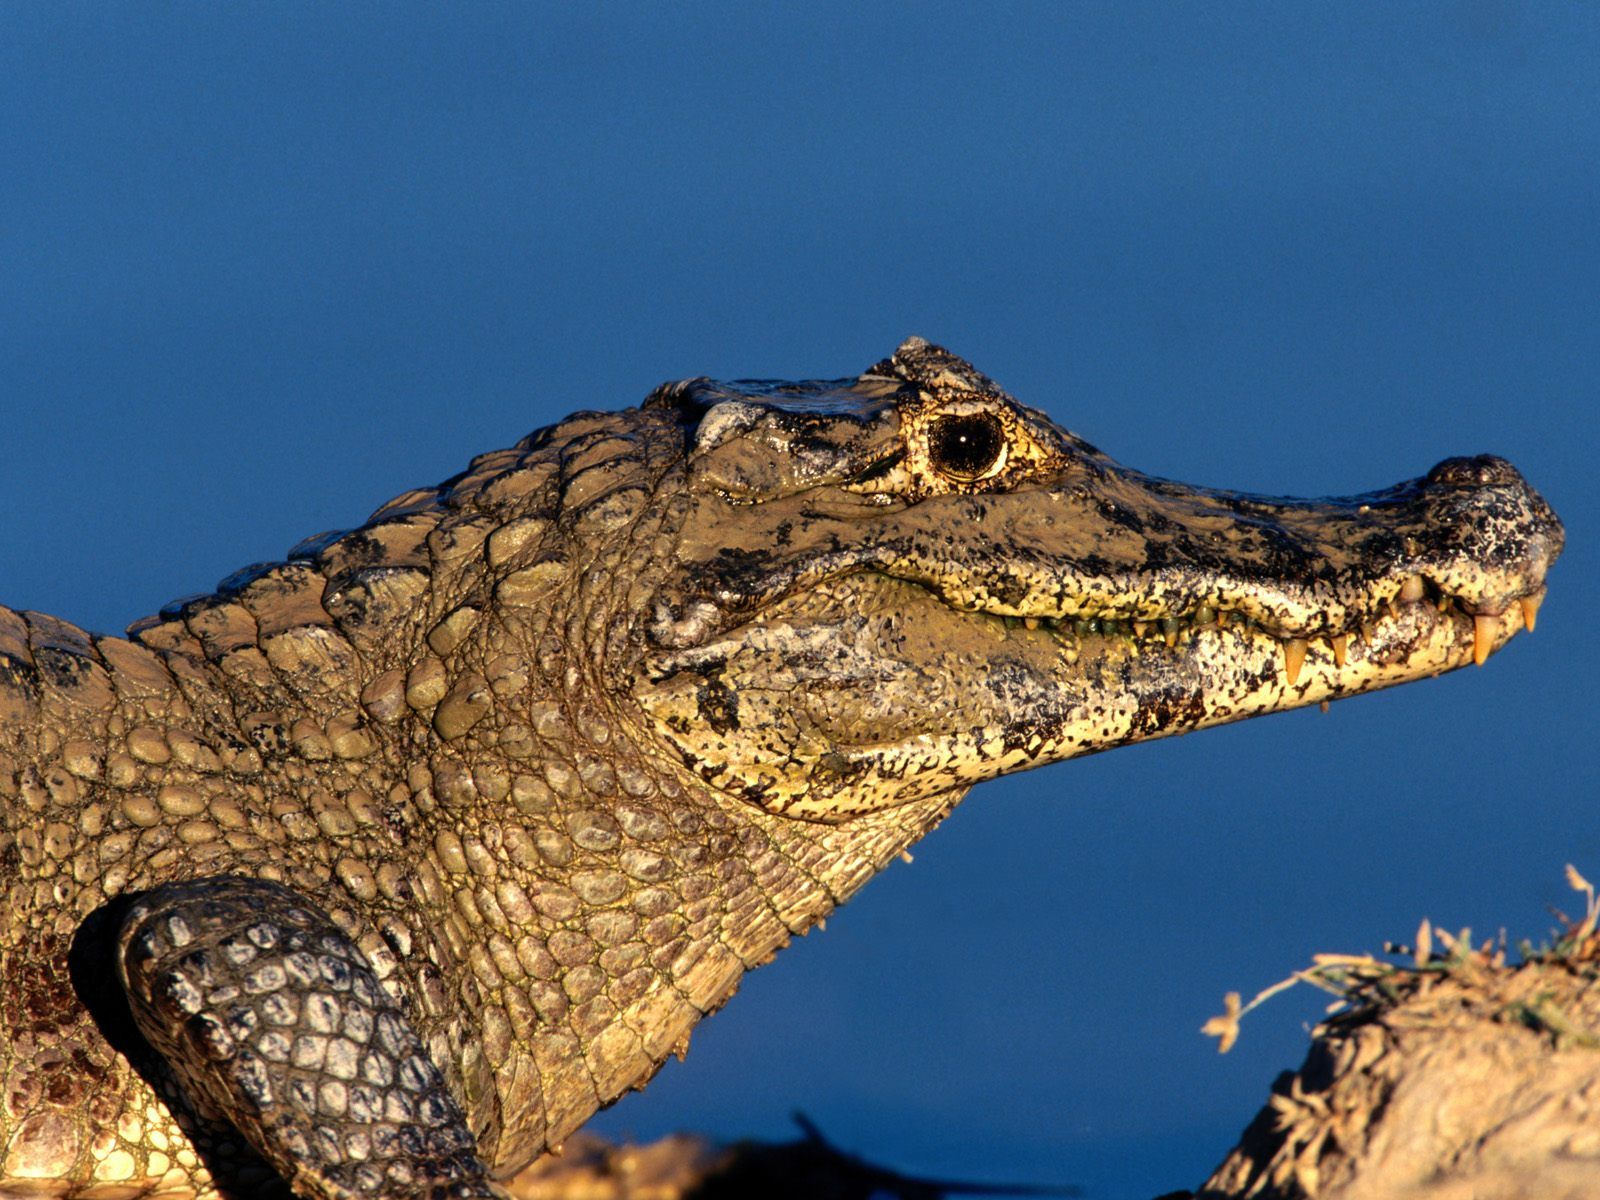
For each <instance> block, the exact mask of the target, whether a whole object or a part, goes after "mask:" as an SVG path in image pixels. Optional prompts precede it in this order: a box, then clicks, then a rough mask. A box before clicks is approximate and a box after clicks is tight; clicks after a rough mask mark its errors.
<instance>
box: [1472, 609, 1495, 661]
mask: <svg viewBox="0 0 1600 1200" xmlns="http://www.w3.org/2000/svg"><path fill="white" fill-rule="evenodd" d="M1499 632H1500V618H1499V617H1491V616H1490V615H1489V614H1488V613H1479V614H1478V615H1477V616H1475V617H1473V618H1472V661H1473V662H1475V663H1477V664H1478V665H1479V666H1480V667H1481V666H1483V664H1484V661H1485V660H1486V659H1488V657H1489V651H1490V650H1492V649H1494V639H1495V636H1496V635H1497V634H1499Z"/></svg>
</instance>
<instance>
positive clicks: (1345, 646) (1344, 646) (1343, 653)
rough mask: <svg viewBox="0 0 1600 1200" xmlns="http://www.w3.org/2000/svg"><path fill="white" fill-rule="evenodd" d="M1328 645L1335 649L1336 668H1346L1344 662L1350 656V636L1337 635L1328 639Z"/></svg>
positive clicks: (1344, 634) (1334, 660) (1346, 634)
mask: <svg viewBox="0 0 1600 1200" xmlns="http://www.w3.org/2000/svg"><path fill="white" fill-rule="evenodd" d="M1328 644H1329V645H1331V646H1332V647H1333V662H1334V665H1335V666H1339V667H1342V666H1344V660H1345V659H1346V658H1347V657H1348V656H1349V654H1350V635H1349V634H1348V633H1336V634H1334V635H1333V636H1332V637H1330V638H1329V639H1328Z"/></svg>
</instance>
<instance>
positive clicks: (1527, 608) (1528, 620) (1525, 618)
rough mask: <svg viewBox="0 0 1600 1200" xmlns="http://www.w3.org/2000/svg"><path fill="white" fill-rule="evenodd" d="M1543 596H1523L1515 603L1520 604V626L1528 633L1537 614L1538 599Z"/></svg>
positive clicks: (1541, 598)
mask: <svg viewBox="0 0 1600 1200" xmlns="http://www.w3.org/2000/svg"><path fill="white" fill-rule="evenodd" d="M1543 599H1544V597H1543V596H1524V597H1523V598H1522V599H1521V600H1518V601H1517V603H1518V604H1520V605H1521V606H1522V627H1523V628H1524V629H1526V630H1527V631H1528V632H1529V633H1532V632H1533V623H1534V620H1535V619H1536V618H1537V617H1538V616H1539V601H1541V600H1543Z"/></svg>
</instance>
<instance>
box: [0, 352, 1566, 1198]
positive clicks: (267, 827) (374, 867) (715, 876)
mask: <svg viewBox="0 0 1600 1200" xmlns="http://www.w3.org/2000/svg"><path fill="white" fill-rule="evenodd" d="M1561 538H1562V534H1561V527H1560V524H1559V522H1557V520H1556V518H1555V516H1554V514H1553V513H1552V512H1551V511H1550V509H1549V508H1548V507H1547V506H1546V505H1545V504H1544V502H1543V501H1542V500H1541V499H1540V498H1539V497H1538V496H1537V495H1536V494H1535V493H1534V492H1533V491H1532V490H1531V489H1529V488H1528V486H1527V485H1526V484H1525V483H1523V481H1522V480H1521V477H1520V476H1518V475H1517V474H1516V472H1515V471H1514V470H1512V468H1511V467H1510V466H1509V465H1508V464H1505V463H1503V462H1501V461H1500V460H1498V459H1489V458H1480V459H1453V460H1449V461H1448V462H1446V463H1442V464H1440V465H1439V466H1438V467H1436V468H1435V469H1434V470H1433V472H1431V473H1430V474H1429V476H1428V477H1427V478H1426V479H1424V480H1417V481H1413V482H1412V483H1409V484H1403V485H1400V486H1399V487H1397V488H1394V489H1391V490H1390V491H1388V492H1384V493H1374V494H1372V495H1369V496H1364V497H1354V498H1351V499H1348V500H1336V501H1320V502H1302V501H1280V500H1269V499H1264V498H1261V497H1248V496H1240V495H1235V494H1231V493H1219V492H1209V491H1204V490H1199V489H1192V488H1187V487H1184V486H1182V485H1178V484H1173V483H1168V482H1165V481H1161V480H1154V479H1150V478H1148V477H1145V476H1141V475H1139V474H1137V473H1135V472H1131V471H1127V470H1126V469H1124V468H1121V467H1119V466H1117V465H1116V464H1114V463H1112V462H1111V460H1109V459H1107V458H1106V457H1105V456H1104V455H1102V454H1100V453H1099V452H1098V451H1096V450H1094V449H1093V448H1092V447H1089V446H1087V445H1086V444H1084V443H1083V442H1081V441H1079V440H1078V439H1076V438H1074V437H1073V436H1072V435H1071V434H1068V433H1066V432H1065V431H1063V430H1061V429H1059V428H1058V427H1057V426H1055V425H1053V424H1052V423H1051V422H1050V421H1049V420H1048V419H1047V418H1045V417H1044V416H1043V415H1042V414H1040V413H1038V412H1035V411H1033V410H1030V409H1026V408H1023V407H1022V406H1020V405H1018V404H1016V402H1015V401H1013V400H1012V399H1011V398H1010V397H1008V396H1006V395H1005V393H1003V392H1001V391H1000V390H999V389H998V388H997V387H996V386H995V385H994V384H993V383H992V382H991V381H989V380H987V379H986V378H984V377H983V376H982V375H980V374H978V373H977V372H976V371H974V370H973V369H972V368H971V367H970V366H969V365H967V364H966V363H964V362H962V361H961V360H959V359H956V358H954V357H953V356H951V355H948V354H947V353H946V352H944V351H941V350H939V349H938V348H937V347H931V346H928V345H927V344H926V343H922V342H920V341H917V340H915V339H913V340H912V341H911V342H908V343H906V344H905V345H904V346H902V347H901V348H900V350H899V351H898V352H897V353H896V355H895V357H894V358H893V359H891V360H889V361H887V362H885V363H882V364H879V365H878V366H877V367H875V368H873V370H872V371H870V372H869V373H868V374H867V375H865V376H863V377H862V378H861V379H859V380H841V381H835V382H833V383H827V384H804V385H799V384H797V385H753V384H729V385H718V384H713V383H710V382H708V381H704V380H698V381H690V382H689V383H686V384H678V385H672V386H670V387H666V388H663V389H661V390H659V391H658V392H657V393H656V394H655V395H654V396H652V397H651V399H650V400H649V401H648V402H647V403H646V404H645V406H644V407H642V408H640V409H633V410H628V411H625V412H620V413H614V414H597V413H589V414H580V415H578V416H574V417H571V418H569V419H568V420H566V421H564V422H562V423H561V424H559V425H557V426H554V427H552V428H550V429H546V430H543V431H540V432H539V433H536V434H534V435H532V436H530V437H529V438H527V439H525V440H524V441H523V442H521V443H519V444H518V445H517V446H516V447H515V448H513V449H511V450H506V451H501V452H497V453H493V454H488V455H485V456H483V457H481V458H479V459H476V460H475V461H474V462H473V463H472V465H471V466H470V468H469V469H468V471H467V472H466V473H464V474H463V475H461V476H458V477H457V478H455V479H453V480H450V481H448V482H447V483H446V484H443V485H441V486H440V487H439V488H432V489H426V490H423V491H419V492H412V493H407V494H406V495H404V496H401V497H398V498H397V499H396V500H395V501H392V502H391V503H390V504H388V505H385V506H384V507H383V508H382V509H380V510H379V511H378V512H377V513H375V514H374V516H373V517H372V518H371V519H370V521H369V522H368V523H367V524H366V525H365V526H363V527H362V528H361V529H359V530H356V531H354V532H350V533H345V534H342V535H326V536H323V537H321V538H316V539H311V541H309V542H308V543H306V544H304V545H303V546H302V547H300V548H298V550H297V552H296V553H292V554H291V557H290V561H288V562H286V563H279V564H269V565H265V566H260V567H255V568H250V569H247V570H246V571H243V572H240V573H239V574H238V575H236V576H234V577H232V578H231V579H229V580H226V581H224V583H223V584H222V585H221V586H220V587H219V589H218V591H217V592H216V593H214V594H212V595H209V596H204V597H199V598H193V599H190V600H188V601H185V602H181V603H179V604H177V605H175V606H172V607H170V608H169V609H168V610H165V611H164V612H163V614H162V616H161V617H159V618H153V619H150V620H147V621H143V622H140V623H138V624H136V625H135V626H134V627H133V628H132V629H131V630H130V631H129V636H128V638H127V639H119V638H105V637H94V636H90V635H88V634H85V633H84V632H83V631H81V630H79V629H76V628H75V627H73V626H71V625H68V624H66V623H64V622H62V621H58V620H56V619H54V618H50V617H45V616H42V615H40V614H36V613H15V612H11V611H10V610H4V609H0V806H3V807H0V811H3V814H4V823H3V825H0V885H3V886H4V888H5V893H4V901H3V907H0V1194H3V1195H6V1196H11V1195H30V1196H32V1195H38V1196H82V1197H90V1196H93V1197H104V1198H113V1197H128V1198H132V1197H136V1196H145V1195H161V1196H170V1197H174V1198H176V1197H191V1196H203V1197H211V1196H215V1195H218V1194H223V1195H240V1196H242V1195H250V1196H254V1195H268V1194H273V1193H274V1192H277V1193H279V1194H284V1193H286V1192H287V1191H289V1190H292V1191H293V1192H294V1193H295V1194H298V1195H303V1196H347V1195H385V1196H411V1195H440V1196H442V1195H457V1196H472V1195H489V1194H492V1191H493V1188H492V1185H491V1184H490V1183H489V1182H488V1181H487V1178H486V1171H487V1172H492V1173H493V1174H494V1175H496V1176H499V1177H503V1176H504V1175H505V1174H507V1173H509V1172H512V1171H514V1170H516V1169H517V1168H519V1167H520V1166H522V1165H523V1164H524V1163H526V1162H527V1161H528V1160H529V1159H531V1158H532V1157H533V1156H535V1155H537V1154H539V1153H540V1152H542V1151H543V1150H545V1149H546V1148H548V1147H550V1146H554V1145H557V1144H559V1143H560V1141H561V1140H562V1139H563V1138H564V1137H566V1136H567V1135H568V1134H569V1133H571V1132H572V1131H573V1130H575V1129H576V1128H577V1127H578V1126H579V1125H581V1124H582V1123H583V1121H584V1120H586V1119H587V1118H588V1117H589V1116H590V1114H592V1113H593V1112H594V1111H595V1110H596V1109H597V1108H598V1107H600V1106H602V1105H604V1104H608V1103H610V1102H611V1101H613V1100H615V1099H616V1098H617V1097H618V1096H620V1095H621V1094H622V1093H623V1092H625V1091H626V1090H628V1089H629V1088H633V1087H639V1086H642V1085H643V1084H644V1083H645V1082H646V1081H647V1080H648V1079H649V1078H650V1076H651V1074H652V1073H653V1072H654V1071H655V1070H656V1069H657V1067H658V1066H659V1065H660V1064H661V1062H662V1061H663V1060H664V1058H665V1057H666V1056H667V1055H669V1054H671V1053H674V1052H681V1051H682V1050H683V1048H684V1047H685V1045H686V1042H687V1039H688V1035H689V1031H690V1029H691V1028H692V1027H693V1025H694V1024H695V1022H696V1021H698V1020H699V1019H700V1017H701V1016H703V1015H704V1014H706V1013H708V1012H711V1011H712V1010H714V1009H715V1008H717V1007H718V1006H719V1005H721V1004H722V1003H723V1002H724V1001H726V1000H727V998H728V997H729V996H730V995H731V994H732V992H733V990H734V989H735V987H736V986H737V984H738V981H739V978H740V976H741V975H742V974H743V972H744V971H745V970H747V969H749V968H750V967H753V966H756V965H758V964H760V963H762V962H764V961H766V960H767V959H768V958H770V957H771V956H772V954H773V953H774V952H775V951H776V950H778V949H779V948H780V947H782V946H783V945H784V944H785V943H786V942H787V941H788V940H789V939H790V937H791V936H792V935H793V934H795V933H798V932H802V931H804V930H805V929H806V928H808V927H809V926H810V925H812V924H813V923H815V922H816V921H817V920H819V919H820V918H822V917H824V916H826V915H827V914H828V913H829V912H830V911H831V910H832V909H833V907H834V906H835V905H837V904H839V903H841V902H842V901H843V900H845V899H847V898H848V897H849V896H850V895H851V894H852V893H853V892H854V891H855V890H856V889H857V888H859V887H860V886H861V885H862V884H863V883H865V882H866V880H867V879H869V878H870V877H871V876H872V875H873V874H874V873H875V872H876V871H877V870H878V869H879V868H881V867H882V866H883V865H884V864H886V863H887V862H888V861H890V860H891V859H892V858H894V857H895V856H897V855H899V854H900V853H902V852H903V851H904V850H905V849H906V848H907V847H908V846H910V845H911V844H912V843H913V842H915V841H916V840H917V839H918V838H919V837H921V836H922V835H923V834H924V833H926V832H927V831H928V830H929V829H931V828H932V827H933V826H934V825H935V824H937V823H938V821H939V820H940V818H942V817H943V816H944V815H945V813H947V812H948V811H949V810H950V808H951V807H952V806H953V805H954V804H955V803H956V801H957V800H959V799H960V798H961V796H962V795H963V794H964V793H965V791H966V789H967V788H968V787H969V786H970V785H971V784H972V783H974V782H977V781H980V780H982V779H986V778H992V777H993V776H995V775H998V774H1001V773H1003V772H1006V771H1012V770H1018V769H1023V768H1026V767H1031V766H1036V765H1040V764H1042V763H1046V762H1051V761H1056V760H1058V759H1062V758H1067V757H1071V756H1072V755H1075V754H1080V753H1086V752H1091V751H1095V750H1101V749H1107V748H1109V747H1112V746H1116V745H1122V744H1126V743H1128V742H1133V741H1139V740H1143V739H1145V738H1150V737H1157V736H1163V735H1167V734H1173V733H1181V732H1185V731H1187V730H1190V729H1195V728H1199V727H1202V726H1205V725H1210V724H1216V723H1218V722H1222V721H1229V720H1237V719H1240V718H1243V717H1246V716H1252V715H1256V714H1259V713H1264V712H1270V711H1276V710H1279V709H1284V708H1290V707H1295V706H1298V705H1301V704H1307V703H1315V702H1318V701H1321V700H1325V699H1329V698H1333V697H1339V696H1345V695H1349V694H1353V693H1356V692H1360V691H1365V690H1370V689H1372V688H1376V687H1382V686H1387V685H1389V684H1393V683H1398V682H1403V681H1405V680H1408V679H1413V678H1418V677H1420V676H1424V675H1429V674H1437V673H1438V672H1439V671H1441V670H1445V669H1449V668H1452V667H1455V666H1459V665H1461V664H1462V663H1464V662H1470V661H1472V660H1473V658H1474V657H1476V658H1477V659H1479V660H1480V661H1481V660H1482V658H1483V657H1486V656H1487V654H1488V653H1489V652H1491V651H1492V650H1494V649H1496V648H1498V647H1499V646H1500V645H1501V644H1503V643H1504V641H1505V640H1506V639H1508V638H1509V637H1511V636H1512V634H1514V633H1515V632H1517V631H1518V630H1519V629H1520V628H1522V627H1523V626H1524V625H1525V624H1527V623H1529V622H1530V621H1531V618H1532V614H1533V612H1534V611H1535V609H1536V606H1537V602H1538V599H1539V597H1541V596H1542V594H1543V577H1544V573H1545V571H1546V569H1547V568H1548V566H1549V564H1550V563H1551V562H1552V561H1553V560H1554V558H1555V556H1556V555H1557V554H1558V553H1559V551H1560V547H1561ZM277 885H281V886H277ZM319 972H320V974H319ZM419 1131H420V1132H419ZM430 1139H431V1140H430ZM485 1164H486V1165H487V1166H486V1167H485Z"/></svg>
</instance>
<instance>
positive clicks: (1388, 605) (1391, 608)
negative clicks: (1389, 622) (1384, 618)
mask: <svg viewBox="0 0 1600 1200" xmlns="http://www.w3.org/2000/svg"><path fill="white" fill-rule="evenodd" d="M1383 607H1384V608H1385V609H1387V610H1388V613H1389V616H1390V617H1391V618H1394V617H1398V616H1399V615H1400V608H1399V606H1398V605H1396V604H1395V602H1394V601H1393V600H1385V601H1384V602H1383Z"/></svg>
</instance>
